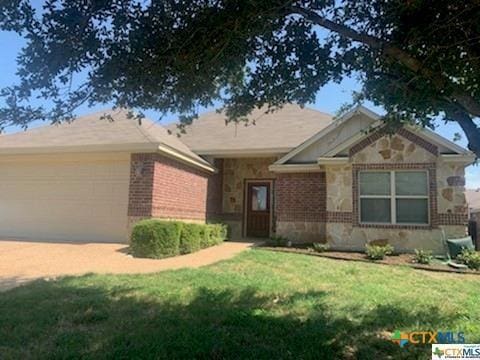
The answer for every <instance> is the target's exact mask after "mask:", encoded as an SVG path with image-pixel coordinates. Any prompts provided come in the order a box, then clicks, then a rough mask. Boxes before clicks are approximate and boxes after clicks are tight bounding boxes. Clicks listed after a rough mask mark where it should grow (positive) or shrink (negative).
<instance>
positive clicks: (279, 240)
mask: <svg viewBox="0 0 480 360" xmlns="http://www.w3.org/2000/svg"><path fill="white" fill-rule="evenodd" d="M288 242H289V241H288V239H287V238H285V237H283V236H279V235H273V236H271V237H270V239H268V240H267V245H268V246H273V247H282V246H287V245H288Z"/></svg>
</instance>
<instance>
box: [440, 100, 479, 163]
mask: <svg viewBox="0 0 480 360" xmlns="http://www.w3.org/2000/svg"><path fill="white" fill-rule="evenodd" d="M446 115H447V118H449V119H451V120H453V121H456V122H457V123H458V124H459V125H460V127H461V128H462V130H463V131H464V132H465V135H466V136H467V139H468V148H469V149H470V150H471V151H473V152H474V153H475V154H476V155H477V157H478V158H480V128H479V127H478V126H477V125H476V124H475V123H474V122H473V120H472V118H471V117H470V115H468V114H467V113H466V112H465V111H463V110H462V109H458V108H457V109H455V108H452V109H449V110H447V111H446Z"/></svg>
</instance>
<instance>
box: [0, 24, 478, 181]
mask: <svg viewBox="0 0 480 360" xmlns="http://www.w3.org/2000/svg"><path fill="white" fill-rule="evenodd" d="M23 44H24V41H23V39H22V38H20V37H19V36H18V35H16V34H14V33H8V32H1V31H0V49H1V52H2V54H1V56H0V69H1V76H0V88H3V87H5V86H9V85H11V84H13V83H15V82H16V80H17V77H16V75H15V74H16V56H17V54H18V52H19V50H20V49H21V47H22V46H23ZM358 87H359V85H358V83H357V82H356V81H355V79H354V78H347V79H345V80H344V81H343V82H342V83H341V84H333V83H332V84H328V85H327V86H325V87H324V88H322V90H321V91H320V92H319V93H318V94H317V97H316V101H315V103H314V104H310V105H308V106H309V107H311V108H314V109H318V110H321V111H324V112H328V113H331V114H334V113H335V112H336V111H337V110H338V109H339V108H340V106H341V105H342V104H344V103H345V102H348V101H350V100H351V93H352V91H353V90H355V89H358ZM365 105H366V106H367V107H369V108H370V109H371V110H373V111H376V112H377V113H380V114H381V113H382V112H383V111H382V108H381V107H375V106H373V104H365ZM103 108H105V105H100V106H98V107H94V108H87V107H82V108H79V110H78V114H79V115H81V114H85V113H88V112H92V111H94V110H98V109H103ZM146 114H147V116H149V117H151V118H152V119H158V117H159V114H158V113H155V112H153V111H146ZM174 120H175V117H174V116H173V115H172V116H168V117H165V118H164V119H163V120H162V122H161V124H167V123H168V122H171V121H174ZM38 125H39V124H33V126H38ZM437 125H438V126H437V128H436V130H435V132H437V133H438V134H440V135H442V136H444V137H446V138H447V139H449V140H452V139H453V136H454V134H455V133H456V132H458V133H461V134H462V139H461V140H460V141H458V142H457V143H458V144H459V145H461V146H466V139H465V136H464V135H463V133H462V130H461V129H460V127H459V126H458V125H456V124H454V123H449V124H447V125H445V124H444V123H443V122H442V121H438V123H437ZM18 130H19V129H18V128H15V127H12V128H9V129H7V130H6V131H7V132H14V131H18ZM466 179H467V187H468V188H480V166H476V165H472V166H470V167H468V168H467V171H466Z"/></svg>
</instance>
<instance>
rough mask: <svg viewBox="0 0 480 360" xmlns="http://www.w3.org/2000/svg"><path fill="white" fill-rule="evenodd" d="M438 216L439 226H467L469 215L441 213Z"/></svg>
mask: <svg viewBox="0 0 480 360" xmlns="http://www.w3.org/2000/svg"><path fill="white" fill-rule="evenodd" d="M437 215H438V224H439V225H467V223H468V215H467V213H464V214H453V213H440V214H437Z"/></svg>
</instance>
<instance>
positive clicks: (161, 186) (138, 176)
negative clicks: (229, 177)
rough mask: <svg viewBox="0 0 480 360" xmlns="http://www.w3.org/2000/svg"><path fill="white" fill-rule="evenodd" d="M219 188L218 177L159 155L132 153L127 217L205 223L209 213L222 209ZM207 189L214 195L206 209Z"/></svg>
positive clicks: (209, 197) (209, 199) (211, 196)
mask: <svg viewBox="0 0 480 360" xmlns="http://www.w3.org/2000/svg"><path fill="white" fill-rule="evenodd" d="M219 179H220V180H219ZM219 182H220V183H219ZM218 189H221V176H218V174H215V175H213V174H209V173H207V172H204V171H201V170H197V169H195V168H193V167H190V166H188V165H186V164H183V163H181V162H179V161H176V160H174V159H171V158H168V157H165V156H162V155H160V154H156V153H147V154H132V156H131V169H130V194H129V206H128V215H129V217H131V218H135V219H139V218H148V217H154V218H165V219H183V220H196V221H205V220H206V219H207V212H208V211H212V212H215V211H218V209H219V208H220V206H221V191H218ZM208 190H211V193H210V195H209V196H208V201H209V204H208V206H207V203H208V201H207V193H208ZM219 194H220V195H219ZM219 196H220V198H219Z"/></svg>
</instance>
